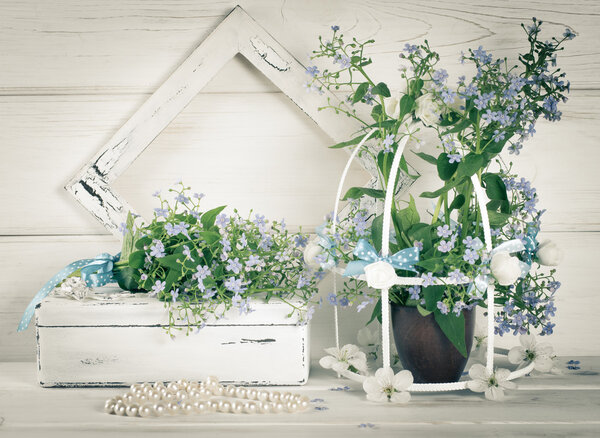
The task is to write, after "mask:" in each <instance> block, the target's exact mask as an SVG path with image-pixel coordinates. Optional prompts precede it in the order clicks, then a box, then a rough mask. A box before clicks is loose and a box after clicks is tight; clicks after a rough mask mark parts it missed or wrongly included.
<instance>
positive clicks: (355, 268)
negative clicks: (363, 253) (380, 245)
mask: <svg viewBox="0 0 600 438" xmlns="http://www.w3.org/2000/svg"><path fill="white" fill-rule="evenodd" d="M370 264H371V263H370V262H366V261H364V260H355V261H352V262H350V263H348V266H346V270H345V271H344V274H343V276H344V277H353V276H355V275H360V274H364V273H365V266H367V265H370Z"/></svg>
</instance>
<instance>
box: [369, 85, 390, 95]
mask: <svg viewBox="0 0 600 438" xmlns="http://www.w3.org/2000/svg"><path fill="white" fill-rule="evenodd" d="M371 93H373V94H377V95H380V96H383V97H390V96H391V94H390V89H389V88H388V86H387V85H386V84H385V83H383V82H380V83H378V84H377V85H375V86H374V87H373V89H372V90H371Z"/></svg>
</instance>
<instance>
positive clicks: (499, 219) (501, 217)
mask: <svg viewBox="0 0 600 438" xmlns="http://www.w3.org/2000/svg"><path fill="white" fill-rule="evenodd" d="M510 216H511V215H510V214H509V213H498V212H497V211H491V210H488V217H489V219H490V226H491V227H493V228H500V227H503V226H504V225H506V222H508V219H509V218H510Z"/></svg>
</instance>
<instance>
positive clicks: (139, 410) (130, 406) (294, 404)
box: [104, 376, 309, 417]
mask: <svg viewBox="0 0 600 438" xmlns="http://www.w3.org/2000/svg"><path fill="white" fill-rule="evenodd" d="M236 399H238V400H236ZM239 399H241V400H243V401H240V400H239ZM308 407H309V399H308V397H306V396H302V395H299V394H292V393H289V392H284V393H280V392H278V391H265V390H256V389H254V388H244V387H242V386H234V385H227V386H223V385H221V384H220V383H219V379H217V378H216V377H213V376H210V377H207V378H206V380H204V381H203V382H188V381H187V380H178V381H177V382H170V383H169V384H167V385H165V384H164V383H162V382H156V383H154V384H150V383H141V384H138V383H136V384H134V385H131V387H130V388H129V391H128V392H127V393H125V394H123V395H122V396H117V397H114V398H111V399H109V400H107V401H106V403H105V404H104V412H106V413H107V414H114V415H127V416H129V417H137V416H140V417H150V416H157V417H160V416H163V415H177V414H207V413H212V412H223V413H232V414H242V413H244V414H269V413H273V414H278V413H281V412H291V413H293V412H301V411H304V410H306V409H308Z"/></svg>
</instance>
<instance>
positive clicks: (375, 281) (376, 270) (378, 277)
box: [365, 260, 397, 289]
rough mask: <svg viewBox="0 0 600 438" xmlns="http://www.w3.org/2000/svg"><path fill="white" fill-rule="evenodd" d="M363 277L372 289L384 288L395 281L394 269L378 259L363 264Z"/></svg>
mask: <svg viewBox="0 0 600 438" xmlns="http://www.w3.org/2000/svg"><path fill="white" fill-rule="evenodd" d="M365 277H366V280H367V284H368V285H369V287H372V288H373V289H386V288H389V287H391V286H393V285H394V284H395V282H396V278H397V276H396V270H395V269H394V267H393V266H392V265H390V264H389V263H387V262H384V261H382V260H381V261H378V262H375V263H371V264H370V265H367V266H365Z"/></svg>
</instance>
